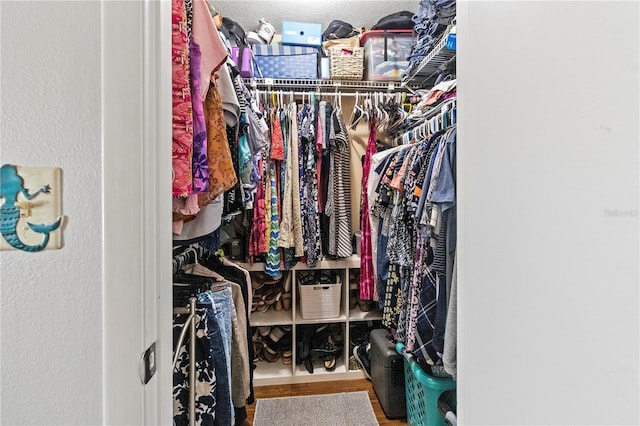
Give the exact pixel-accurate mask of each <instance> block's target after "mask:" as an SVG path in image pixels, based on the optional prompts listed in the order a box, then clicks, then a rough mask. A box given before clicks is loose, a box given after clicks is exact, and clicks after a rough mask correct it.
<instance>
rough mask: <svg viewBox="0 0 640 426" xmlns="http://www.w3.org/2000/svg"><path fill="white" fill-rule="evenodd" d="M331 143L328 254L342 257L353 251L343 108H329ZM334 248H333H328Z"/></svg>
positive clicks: (347, 135)
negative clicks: (330, 205) (331, 109)
mask: <svg viewBox="0 0 640 426" xmlns="http://www.w3.org/2000/svg"><path fill="white" fill-rule="evenodd" d="M331 118H332V119H331V129H332V131H331V132H330V134H331V136H332V138H331V139H330V141H331V142H330V143H331V148H332V149H331V160H330V163H331V167H330V173H331V178H330V179H329V180H330V181H331V185H330V186H329V193H330V194H331V204H332V209H331V211H330V212H329V217H330V226H329V241H330V244H331V245H330V246H329V254H331V255H333V256H336V257H339V258H343V257H349V256H351V255H352V254H353V244H351V239H352V236H353V232H352V229H351V170H350V168H351V150H350V147H349V134H348V132H347V126H346V124H345V122H344V117H343V116H342V110H341V109H336V110H334V111H333V112H332V117H331ZM332 248H333V249H334V251H332V250H331V249H332Z"/></svg>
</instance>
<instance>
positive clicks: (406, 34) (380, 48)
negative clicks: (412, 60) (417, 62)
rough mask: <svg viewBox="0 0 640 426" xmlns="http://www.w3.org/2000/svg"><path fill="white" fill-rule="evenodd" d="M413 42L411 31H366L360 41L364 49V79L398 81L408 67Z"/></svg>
mask: <svg viewBox="0 0 640 426" xmlns="http://www.w3.org/2000/svg"><path fill="white" fill-rule="evenodd" d="M414 41H415V38H414V34H413V31H411V30H372V31H366V32H365V33H364V34H363V35H362V38H361V39H360V45H361V46H362V47H364V61H365V78H366V79H367V80H373V81H381V80H382V81H386V80H398V81H399V80H400V79H401V78H402V73H403V72H404V70H405V69H406V68H407V67H408V66H409V55H411V49H412V47H413V44H414Z"/></svg>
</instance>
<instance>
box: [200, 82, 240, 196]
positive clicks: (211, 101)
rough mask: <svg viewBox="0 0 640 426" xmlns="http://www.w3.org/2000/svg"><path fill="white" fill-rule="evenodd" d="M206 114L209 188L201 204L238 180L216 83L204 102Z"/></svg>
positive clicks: (231, 186)
mask: <svg viewBox="0 0 640 426" xmlns="http://www.w3.org/2000/svg"><path fill="white" fill-rule="evenodd" d="M204 115H205V122H206V124H207V155H208V160H209V190H208V192H207V193H206V194H201V195H200V198H199V204H200V206H205V205H207V204H209V203H210V202H211V201H212V200H214V199H215V198H217V197H218V196H219V195H222V193H224V192H225V191H227V190H229V189H231V188H233V186H234V185H235V184H236V182H237V181H238V178H237V176H236V171H235V170H234V168H233V161H232V159H231V150H230V148H229V142H228V141H227V133H226V125H225V122H224V115H223V112H222V100H221V99H220V95H219V93H218V90H217V88H216V86H215V84H211V87H210V89H209V92H207V97H206V100H205V102H204Z"/></svg>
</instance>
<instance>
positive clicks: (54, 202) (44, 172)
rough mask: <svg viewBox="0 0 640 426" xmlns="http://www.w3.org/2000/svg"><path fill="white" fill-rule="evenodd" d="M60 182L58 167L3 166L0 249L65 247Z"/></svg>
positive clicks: (31, 250) (34, 250)
mask: <svg viewBox="0 0 640 426" xmlns="http://www.w3.org/2000/svg"><path fill="white" fill-rule="evenodd" d="M61 182H62V180H61V169H60V168H57V167H20V166H14V165H11V164H5V165H3V166H2V167H0V203H1V205H0V234H2V238H0V249H1V250H23V251H26V252H37V251H41V250H44V249H56V248H61V247H62V235H61V232H62V231H61V229H60V227H61V225H62V222H63V216H62V202H61V200H62V188H61Z"/></svg>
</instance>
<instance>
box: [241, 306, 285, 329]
mask: <svg viewBox="0 0 640 426" xmlns="http://www.w3.org/2000/svg"><path fill="white" fill-rule="evenodd" d="M249 321H250V323H251V327H258V326H263V325H289V324H293V313H292V311H291V310H289V311H274V310H273V309H269V310H268V311H266V312H251V317H250V318H249Z"/></svg>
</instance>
